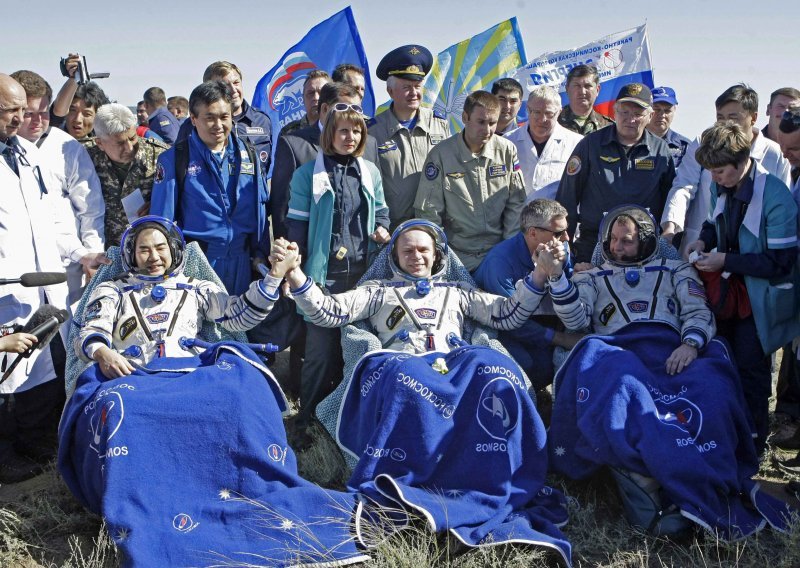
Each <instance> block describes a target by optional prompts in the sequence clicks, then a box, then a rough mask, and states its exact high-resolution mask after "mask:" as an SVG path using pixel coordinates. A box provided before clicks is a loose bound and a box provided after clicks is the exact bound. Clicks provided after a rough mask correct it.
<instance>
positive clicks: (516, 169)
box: [513, 160, 522, 172]
mask: <svg viewBox="0 0 800 568" xmlns="http://www.w3.org/2000/svg"><path fill="white" fill-rule="evenodd" d="M521 169H522V166H521V165H520V163H519V160H515V161H514V167H513V170H514V171H515V172H518V171H520V170H521Z"/></svg>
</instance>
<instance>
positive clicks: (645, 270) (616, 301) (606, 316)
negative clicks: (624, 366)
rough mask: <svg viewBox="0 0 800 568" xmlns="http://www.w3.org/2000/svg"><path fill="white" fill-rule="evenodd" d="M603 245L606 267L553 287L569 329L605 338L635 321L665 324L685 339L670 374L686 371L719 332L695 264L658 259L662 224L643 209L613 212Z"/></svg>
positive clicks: (608, 217)
mask: <svg viewBox="0 0 800 568" xmlns="http://www.w3.org/2000/svg"><path fill="white" fill-rule="evenodd" d="M600 242H601V243H602V251H601V252H602V256H603V264H602V265H600V266H597V267H595V268H593V269H591V270H589V271H586V272H580V273H577V274H575V276H574V277H573V279H572V281H567V280H565V281H563V285H562V284H560V283H559V284H556V285H554V286H551V287H550V295H551V297H552V298H553V307H554V309H555V312H556V313H557V314H558V316H559V318H561V321H562V322H563V323H564V325H565V326H566V327H567V328H568V329H570V330H586V329H590V330H591V331H592V332H593V333H596V334H601V335H604V334H610V333H614V332H615V331H617V330H619V329H620V328H622V327H624V326H625V325H627V324H629V323H631V322H634V321H641V320H647V321H657V322H661V323H665V324H667V325H669V326H670V327H672V328H674V329H675V330H676V331H678V332H679V333H680V336H681V344H680V345H679V346H678V347H677V348H676V349H675V350H674V351H673V353H672V355H670V357H669V358H668V360H667V361H666V367H667V372H668V373H669V374H675V373H679V372H681V371H682V370H683V369H684V368H686V366H687V365H689V364H690V363H691V362H692V361H694V360H695V359H696V358H697V354H698V351H700V350H702V349H703V347H704V346H705V345H707V344H708V342H709V341H710V340H711V339H712V338H713V337H714V335H715V333H716V325H715V323H714V316H713V314H712V312H711V310H710V309H709V307H708V305H707V304H706V294H705V289H704V288H703V283H702V281H701V280H700V277H699V276H698V274H697V271H696V270H695V269H694V267H693V266H692V265H691V264H690V263H689V262H685V261H683V260H668V259H666V258H658V256H657V253H658V234H657V225H656V223H655V221H654V220H653V218H652V216H651V215H650V213H649V212H648V211H647V210H646V209H644V208H643V207H640V206H638V205H624V206H621V207H618V208H616V209H614V210H612V211H611V212H610V213H608V214H607V215H606V216H605V218H604V219H603V221H602V223H601V227H600ZM547 255H548V253H547V252H545V253H544V255H543V257H545V256H547Z"/></svg>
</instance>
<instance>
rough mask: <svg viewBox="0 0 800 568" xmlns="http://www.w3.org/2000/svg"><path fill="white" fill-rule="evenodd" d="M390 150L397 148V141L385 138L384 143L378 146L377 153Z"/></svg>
mask: <svg viewBox="0 0 800 568" xmlns="http://www.w3.org/2000/svg"><path fill="white" fill-rule="evenodd" d="M392 150H397V142H394V141H392V140H387V141H386V143H385V144H381V145H380V146H378V154H385V153H386V152H391V151H392Z"/></svg>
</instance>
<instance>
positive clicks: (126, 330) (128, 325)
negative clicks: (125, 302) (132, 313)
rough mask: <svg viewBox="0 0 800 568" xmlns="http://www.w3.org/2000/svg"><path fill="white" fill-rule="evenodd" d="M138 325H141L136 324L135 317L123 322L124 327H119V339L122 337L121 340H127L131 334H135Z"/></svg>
mask: <svg viewBox="0 0 800 568" xmlns="http://www.w3.org/2000/svg"><path fill="white" fill-rule="evenodd" d="M138 325H139V324H137V323H136V318H134V317H129V318H128V319H126V320H125V321H124V322H122V325H120V326H119V337H120V339H127V338H128V336H129V335H130V334H131V333H133V330H135V329H136V326H138Z"/></svg>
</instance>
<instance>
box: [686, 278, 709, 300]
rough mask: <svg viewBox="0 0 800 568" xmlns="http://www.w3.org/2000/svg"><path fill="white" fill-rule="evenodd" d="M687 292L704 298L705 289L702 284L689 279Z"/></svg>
mask: <svg viewBox="0 0 800 568" xmlns="http://www.w3.org/2000/svg"><path fill="white" fill-rule="evenodd" d="M689 294H690V295H692V296H697V297H698V298H703V299H704V300H706V299H707V298H706V290H705V288H703V285H702V284H698V283H697V282H695V281H694V280H692V279H689Z"/></svg>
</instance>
